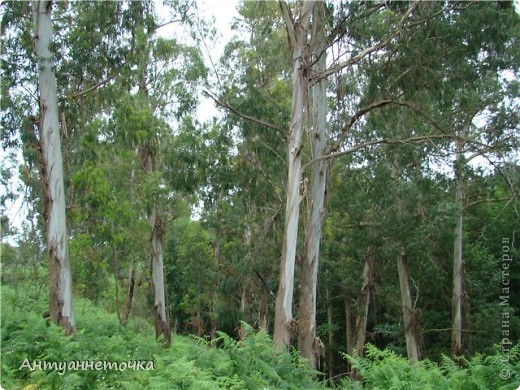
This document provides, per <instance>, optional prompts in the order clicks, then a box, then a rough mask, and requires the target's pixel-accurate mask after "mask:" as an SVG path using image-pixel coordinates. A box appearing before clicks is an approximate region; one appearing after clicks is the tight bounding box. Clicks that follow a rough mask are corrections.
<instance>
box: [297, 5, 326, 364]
mask: <svg viewBox="0 0 520 390" xmlns="http://www.w3.org/2000/svg"><path fill="white" fill-rule="evenodd" d="M313 18H314V20H313V30H314V33H313V39H314V53H313V58H318V57H319V60H318V61H317V63H316V65H315V69H316V71H317V72H321V71H324V70H325V68H326V66H327V60H326V54H325V49H326V38H325V35H324V30H323V24H321V23H320V21H322V20H324V18H325V3H323V2H318V3H316V5H315V6H314V12H313ZM320 55H321V56H320ZM311 92H312V112H311V115H312V118H311V123H312V128H311V131H310V143H311V150H312V158H313V159H315V158H319V157H322V156H324V155H325V149H326V147H327V139H328V133H327V95H326V80H321V81H319V82H318V83H316V84H315V85H314V86H313V87H312V90H311ZM328 168H329V162H328V161H326V160H317V161H316V162H314V163H313V164H312V172H311V182H310V189H309V193H308V195H309V199H308V208H307V213H308V217H307V222H306V224H305V242H304V258H303V263H302V267H301V274H300V275H301V276H300V306H299V316H298V317H299V319H300V324H299V327H298V350H299V351H300V353H301V355H302V356H303V357H305V358H307V359H308V360H309V363H310V367H311V368H313V369H315V368H317V361H316V356H317V353H318V351H316V346H317V343H316V342H315V341H316V291H317V285H318V266H319V259H320V242H321V236H322V227H323V218H324V216H325V202H326V191H327V176H328Z"/></svg>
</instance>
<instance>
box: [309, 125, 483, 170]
mask: <svg viewBox="0 0 520 390" xmlns="http://www.w3.org/2000/svg"><path fill="white" fill-rule="evenodd" d="M434 139H458V140H461V141H464V142H467V143H473V144H477V145H481V146H484V147H486V146H487V145H484V144H482V143H481V142H479V141H475V140H474V139H471V138H467V137H461V136H458V135H455V134H432V135H422V136H414V137H409V138H404V139H377V140H372V141H368V142H363V143H361V144H358V145H356V146H354V147H352V148H350V149H347V150H344V151H342V152H336V153H330V154H327V155H324V156H321V157H317V158H315V159H313V160H311V161H309V162H308V163H306V164H305V165H304V166H303V167H302V172H303V171H304V170H305V169H306V168H307V167H309V165H311V164H313V163H315V162H317V161H321V160H329V159H332V158H336V157H341V156H346V155H348V154H352V153H354V152H357V151H358V150H361V149H364V148H366V147H369V146H372V145H381V144H386V145H396V144H401V145H403V144H409V143H423V142H429V141H431V140H434Z"/></svg>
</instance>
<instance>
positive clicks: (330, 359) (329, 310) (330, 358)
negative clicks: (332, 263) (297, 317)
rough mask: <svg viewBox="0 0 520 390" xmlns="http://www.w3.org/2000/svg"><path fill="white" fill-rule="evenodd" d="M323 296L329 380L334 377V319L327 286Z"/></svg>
mask: <svg viewBox="0 0 520 390" xmlns="http://www.w3.org/2000/svg"><path fill="white" fill-rule="evenodd" d="M325 296H326V298H327V325H328V326H327V328H328V345H327V346H328V354H327V355H328V361H327V368H328V374H329V379H330V378H332V377H333V376H334V365H335V361H334V351H333V350H332V346H333V345H334V327H333V324H334V318H333V316H332V298H331V296H330V290H329V287H328V286H327V287H326V288H325Z"/></svg>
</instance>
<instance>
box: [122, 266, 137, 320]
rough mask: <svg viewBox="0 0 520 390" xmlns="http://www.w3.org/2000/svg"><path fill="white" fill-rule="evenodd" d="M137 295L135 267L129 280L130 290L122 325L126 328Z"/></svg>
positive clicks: (131, 267) (132, 268) (131, 270)
mask: <svg viewBox="0 0 520 390" xmlns="http://www.w3.org/2000/svg"><path fill="white" fill-rule="evenodd" d="M134 294H135V268H134V266H133V265H131V266H130V276H129V278H128V290H127V294H126V301H125V309H124V311H123V316H122V318H121V325H123V326H125V325H126V324H127V322H128V319H129V318H130V313H131V312H132V302H133V300H134Z"/></svg>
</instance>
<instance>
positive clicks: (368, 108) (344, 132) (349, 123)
mask: <svg viewBox="0 0 520 390" xmlns="http://www.w3.org/2000/svg"><path fill="white" fill-rule="evenodd" d="M392 102H393V100H391V99H385V100H380V101H378V102H375V103H372V104H369V105H368V106H365V107H363V108H361V109H359V110H358V111H357V112H356V113H355V114H354V115H352V116H351V117H350V118H349V120H348V121H347V123H346V124H345V126H343V128H342V129H341V134H340V135H339V137H338V139H337V140H336V142H335V143H334V145H332V146H331V148H330V151H329V153H331V152H335V151H336V150H338V149H339V148H340V147H341V144H342V143H343V141H344V140H345V137H346V136H347V132H348V131H349V130H350V129H351V128H352V126H354V124H355V123H356V122H357V121H358V120H359V119H360V118H361V117H362V116H363V115H365V114H366V113H367V112H369V111H372V110H374V109H376V108H379V107H383V106H386V105H387V104H390V103H392Z"/></svg>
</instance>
